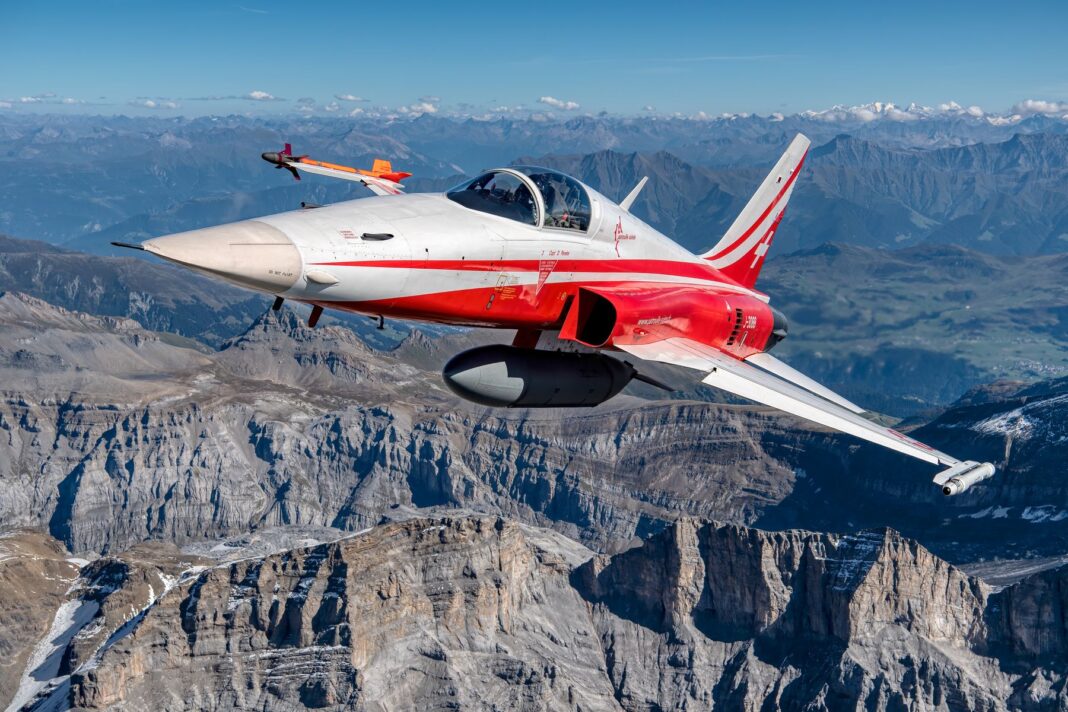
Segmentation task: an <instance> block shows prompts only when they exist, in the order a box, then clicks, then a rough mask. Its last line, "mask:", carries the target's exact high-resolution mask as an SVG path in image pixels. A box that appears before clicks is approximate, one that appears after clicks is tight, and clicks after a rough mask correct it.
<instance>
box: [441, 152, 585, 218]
mask: <svg viewBox="0 0 1068 712" xmlns="http://www.w3.org/2000/svg"><path fill="white" fill-rule="evenodd" d="M512 170H515V171H518V172H519V173H522V174H523V175H525V176H527V177H528V178H529V179H530V181H531V182H532V183H533V184H534V185H535V186H536V187H537V189H538V191H539V192H540V193H541V199H542V203H543V204H544V205H545V223H544V225H545V227H551V228H557V229H561V230H577V231H579V232H585V231H586V230H587V229H589V226H590V196H589V195H588V194H587V193H586V189H585V188H583V187H582V184H581V183H579V182H578V181H577V180H575V179H574V178H572V177H570V176H568V175H565V174H563V173H561V172H559V171H554V170H552V169H551V168H538V167H536V166H514V167H513V168H512ZM446 195H447V196H448V197H449V199H450V200H453V201H455V202H457V203H459V204H460V205H463V206H464V207H467V208H471V209H472V210H478V211H481V212H484V213H490V214H491V215H497V216H499V217H502V218H508V219H509V220H516V221H518V222H521V223H526V224H528V225H537V224H538V216H537V207H536V206H535V202H534V198H533V196H532V195H531V193H530V189H529V188H528V187H527V185H526V184H525V183H524V182H523V181H522V180H520V179H519V178H517V177H516V176H515V175H513V174H511V173H508V172H507V171H501V170H496V171H490V172H488V173H483V174H482V175H480V176H478V177H477V178H472V179H471V180H469V181H467V182H466V183H461V184H460V185H458V186H456V187H455V188H453V189H452V190H450V191H449V192H448V193H446Z"/></svg>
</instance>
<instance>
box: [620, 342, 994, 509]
mask: <svg viewBox="0 0 1068 712" xmlns="http://www.w3.org/2000/svg"><path fill="white" fill-rule="evenodd" d="M616 348H618V349H620V350H622V351H625V352H627V353H629V354H633V355H634V356H637V357H638V358H641V359H645V360H647V361H660V362H663V363H670V364H675V365H677V366H686V367H687V368H693V369H696V370H698V371H703V372H704V373H705V374H706V375H705V377H704V379H703V382H704V383H707V384H708V385H710V386H714V387H716V388H719V389H722V390H724V391H727V392H728V393H733V394H735V395H738V396H742V397H743V398H747V399H749V400H752V401H756V402H757V403H762V404H764V405H770V406H771V407H773V408H778V409H779V410H782V411H785V412H787V413H791V414H793V415H796V416H799V417H801V418H804V419H806V420H810V421H812V422H814V423H819V424H820V425H824V426H826V427H828V428H833V429H834V430H840V431H842V432H844V433H849V434H850V435H855V436H856V437H858V438H862V439H864V440H868V441H870V442H873V443H876V444H878V445H882V446H884V447H888V448H890V449H891V450H896V451H898V452H902V453H905V454H906V455H911V456H912V457H916V458H919V459H920V460H924V461H926V462H930V463H932V464H936V465H949V466H954V467H952V468H951V469H952V470H954V471H955V470H957V469H958V468H957V467H955V466H963V465H968V466H969V468H968V469H965V470H962V471H963V472H969V471H972V470H974V469H975V468H973V467H971V466H972V465H974V466H976V467H983V468H986V467H989V471H990V474H991V475H992V474H993V466H988V465H986V464H985V463H984V464H983V465H979V463H973V462H966V463H962V462H961V461H960V460H958V459H957V458H955V457H953V456H951V455H947V454H946V453H944V452H939V451H938V450H935V449H934V448H932V447H930V446H929V445H925V444H923V443H921V442H920V441H918V440H914V439H912V438H910V437H909V436H907V435H905V434H903V433H899V432H898V431H896V430H894V429H893V428H888V427H886V426H883V425H879V424H878V423H875V422H872V421H870V420H868V419H867V418H865V417H863V416H862V415H860V413H861V412H863V411H861V409H860V408H859V407H858V406H855V405H853V404H852V403H850V402H849V401H847V400H845V399H844V398H842V397H841V396H838V395H837V394H835V393H834V392H833V391H830V390H829V389H827V388H825V387H824V386H821V385H819V384H818V383H816V382H815V381H812V380H811V379H809V378H807V377H806V376H803V375H801V374H799V373H797V372H796V371H794V370H793V369H791V368H790V367H789V366H786V364H784V363H782V362H781V361H778V360H777V359H773V360H767V359H766V360H765V361H766V365H767V367H769V368H779V367H784V368H785V369H789V370H788V371H785V370H784V371H782V373H783V374H784V375H785V376H786V377H789V378H794V374H796V376H798V377H800V379H803V380H802V381H799V382H804V383H805V386H806V387H804V388H803V387H801V386H800V385H797V383H792V382H790V381H789V380H786V378H783V377H780V376H778V375H776V374H774V373H772V372H770V370H764V369H762V368H757V367H756V366H754V365H752V364H751V363H747V362H746V361H740V360H738V359H736V358H733V357H731V356H728V355H727V354H724V353H722V352H720V351H719V350H717V349H715V348H712V347H711V346H707V345H705V344H702V343H699V342H697V341H693V340H691V339H686V338H683V337H674V338H669V339H665V340H663V341H656V342H653V343H649V344H640V345H620V344H616ZM761 355H763V356H766V355H767V354H758V356H761ZM756 360H757V362H758V363H760V362H761V359H756ZM794 380H797V379H794ZM809 387H815V389H817V390H816V391H815V392H814V391H813V390H809ZM819 389H822V392H820V390H819ZM817 393H819V395H817ZM949 472H950V471H949V470H947V471H946V473H942V474H947V473H949ZM983 472H984V473H985V472H986V469H983ZM954 474H957V473H955V472H954ZM940 476H941V475H940ZM987 476H989V475H987ZM945 479H947V480H948V479H949V478H948V477H947V478H945ZM983 479H985V477H984V478H983ZM935 481H936V482H938V484H939V485H942V484H944V483H943V482H939V478H938V477H936V479H935ZM947 494H950V492H947ZM954 494H955V492H954Z"/></svg>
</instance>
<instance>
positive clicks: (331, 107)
mask: <svg viewBox="0 0 1068 712" xmlns="http://www.w3.org/2000/svg"><path fill="white" fill-rule="evenodd" d="M340 110H341V104H339V103H337V102H336V101H332V102H330V103H329V104H327V105H325V106H324V107H323V111H326V112H329V113H331V114H332V113H334V112H335V111H340Z"/></svg>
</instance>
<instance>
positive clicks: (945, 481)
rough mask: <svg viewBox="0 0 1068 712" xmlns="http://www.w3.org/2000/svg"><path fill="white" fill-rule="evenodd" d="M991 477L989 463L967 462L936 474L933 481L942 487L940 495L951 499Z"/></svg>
mask: <svg viewBox="0 0 1068 712" xmlns="http://www.w3.org/2000/svg"><path fill="white" fill-rule="evenodd" d="M993 476H994V466H993V465H992V464H990V463H989V462H974V461H972V460H968V461H966V462H960V463H957V464H956V465H954V466H953V467H951V468H949V469H948V470H945V471H944V472H940V473H938V475H937V476H936V477H935V480H934V481H935V483H937V484H939V485H941V486H942V494H944V495H946V496H947V497H952V496H954V495H958V494H960V493H961V492H964V491H965V490H967V489H969V488H970V487H971V486H972V485H975V484H978V483H980V482H982V481H983V480H987V479H990V478H991V477H993Z"/></svg>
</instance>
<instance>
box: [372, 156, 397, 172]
mask: <svg viewBox="0 0 1068 712" xmlns="http://www.w3.org/2000/svg"><path fill="white" fill-rule="evenodd" d="M371 172H372V173H374V174H375V175H376V176H379V175H382V174H383V173H392V172H393V164H392V163H390V162H389V161H383V160H382V159H381V158H376V159H375V163H374V165H373V166H371Z"/></svg>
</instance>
